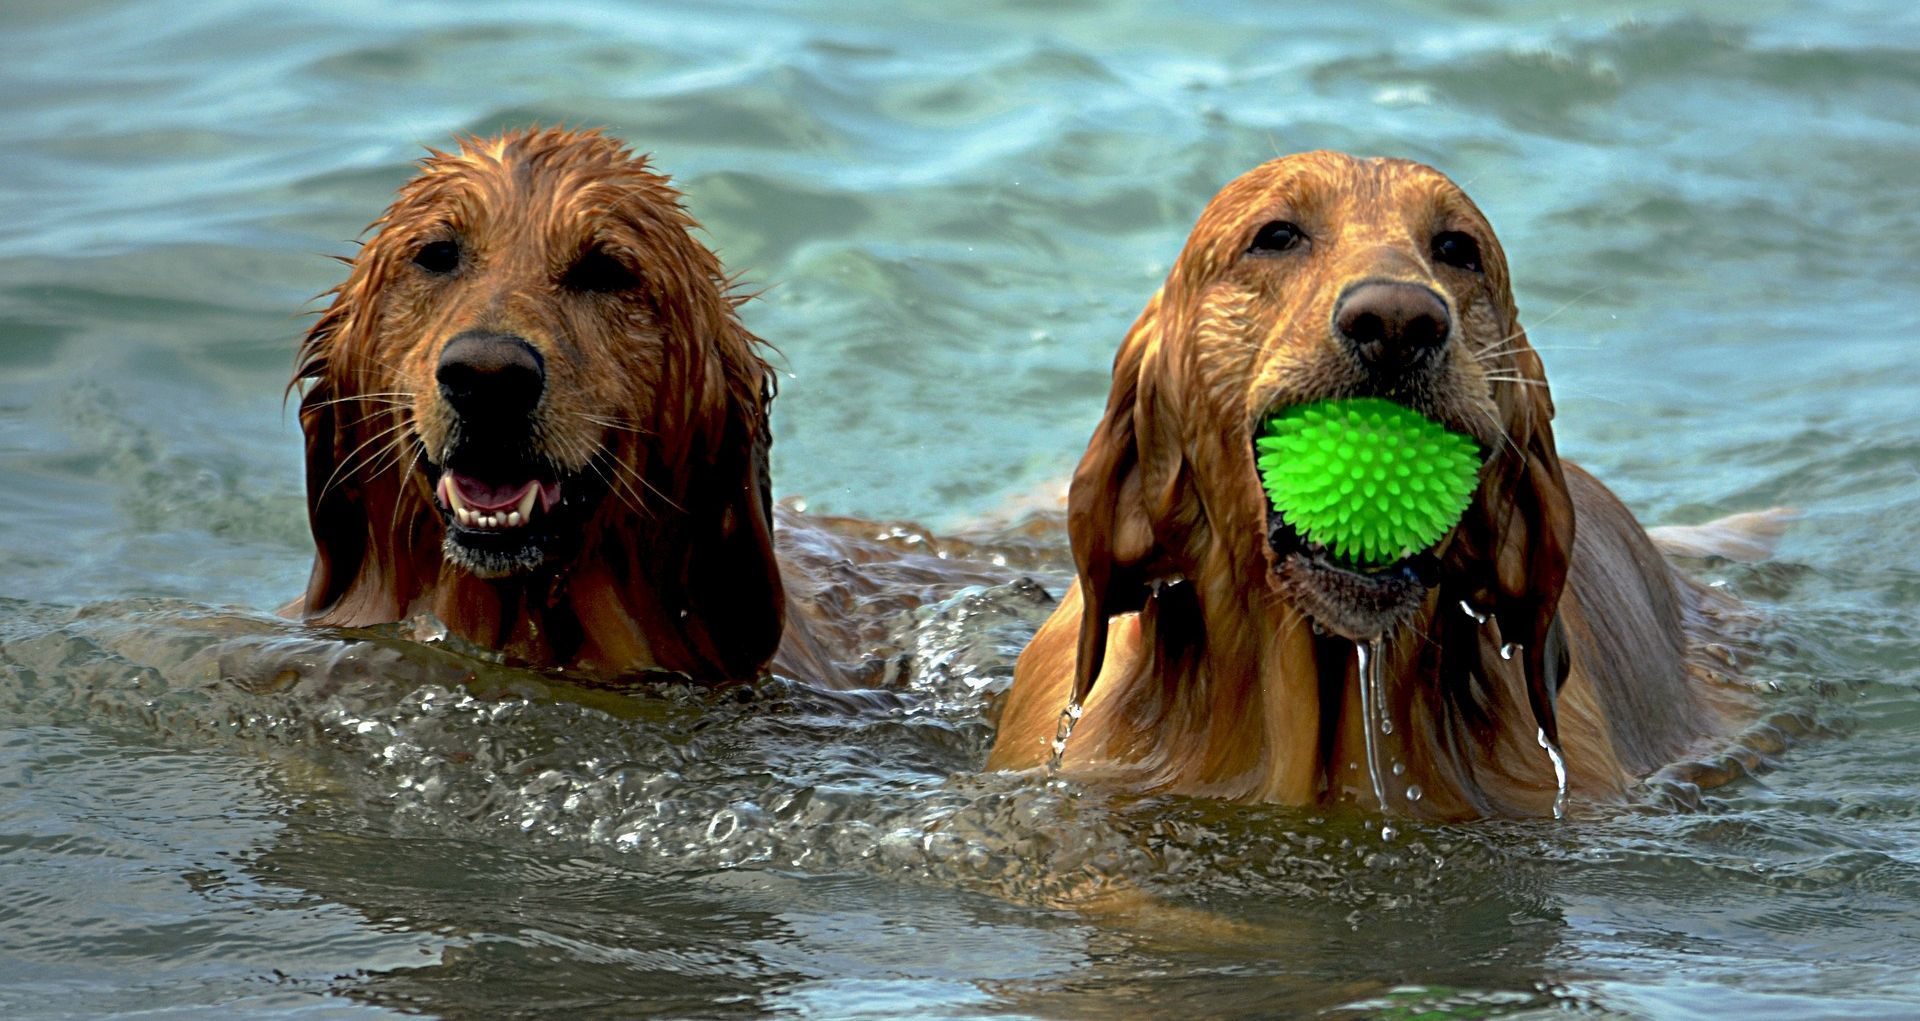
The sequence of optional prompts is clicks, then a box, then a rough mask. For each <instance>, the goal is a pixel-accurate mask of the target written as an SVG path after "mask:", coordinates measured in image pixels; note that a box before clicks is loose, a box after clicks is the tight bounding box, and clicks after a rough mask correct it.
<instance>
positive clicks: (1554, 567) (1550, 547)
mask: <svg viewBox="0 0 1920 1021" xmlns="http://www.w3.org/2000/svg"><path fill="white" fill-rule="evenodd" d="M1496 253H1497V250H1496ZM1495 265H1498V266H1500V267H1501V268H1502V270H1504V263H1500V262H1498V260H1497V254H1496V260H1495ZM1497 282H1498V284H1499V286H1498V288H1497V293H1499V294H1500V295H1501V297H1502V298H1503V299H1504V305H1505V309H1506V311H1507V316H1506V319H1507V329H1506V331H1505V334H1504V335H1505V337H1506V338H1507V340H1506V341H1505V342H1504V343H1505V346H1506V348H1507V349H1508V350H1509V351H1510V352H1511V353H1510V354H1509V355H1506V356H1504V357H1506V358H1508V359H1509V360H1510V364H1511V366H1512V372H1513V374H1514V375H1515V376H1516V377H1517V379H1519V380H1521V381H1522V382H1503V383H1498V384H1495V388H1494V396H1495V402H1496V404H1497V406H1498V408H1499V415H1500V419H1501V426H1502V431H1503V432H1504V433H1505V440H1504V441H1503V442H1502V443H1501V444H1500V446H1499V448H1498V449H1496V450H1495V451H1493V452H1492V454H1491V456H1490V458H1489V460H1488V463H1487V467H1486V469H1485V476H1484V477H1483V479H1482V482H1481V485H1480V488H1479V490H1478V492H1477V493H1476V495H1475V497H1474V501H1473V503H1472V504H1471V505H1470V506H1469V507H1468V509H1467V514H1466V517H1465V519H1464V520H1463V522H1462V529H1461V538H1462V539H1463V540H1464V543H1463V546H1464V548H1463V552H1464V553H1465V554H1466V556H1465V557H1450V559H1453V560H1454V561H1455V562H1456V563H1460V564H1473V565H1477V566H1476V567H1475V568H1473V570H1472V573H1470V574H1469V578H1470V580H1469V581H1468V585H1467V588H1466V590H1465V591H1464V592H1463V593H1461V594H1462V595H1463V596H1464V597H1465V598H1467V599H1470V600H1472V601H1473V602H1474V604H1475V605H1478V606H1482V607H1489V608H1490V609H1492V611H1493V613H1494V615H1495V617H1496V618H1497V619H1498V620H1499V623H1500V634H1501V637H1502V639H1503V640H1504V642H1506V643H1515V644H1517V645H1518V646H1520V653H1521V656H1522V666H1523V668H1524V671H1525V677H1526V684H1527V698H1528V701H1529V703H1530V704H1531V706H1532V708H1533V712H1534V716H1535V719H1536V721H1537V722H1538V724H1539V726H1540V729H1541V731H1542V732H1543V733H1544V734H1545V736H1546V738H1547V739H1548V740H1550V741H1555V742H1558V740H1559V726H1558V722H1557V719H1556V715H1555V712H1554V697H1555V695H1556V694H1557V693H1558V690H1559V686H1560V683H1561V681H1562V680H1563V679H1564V678H1565V676H1566V669H1567V663H1566V659H1567V651H1566V643H1565V641H1564V640H1563V636H1562V635H1561V633H1560V629H1559V625H1558V620H1559V608H1560V597H1561V595H1562V593H1563V592H1564V591H1565V589H1566V585H1567V575H1568V569H1569V565H1570V563H1571V561H1572V557H1573V536H1574V504H1573V494H1572V493H1571V491H1570V490H1569V489H1568V488H1567V480H1566V476H1565V474H1564V473H1563V471H1562V470H1561V466H1560V455H1559V452H1558V450H1557V449H1556V448H1555V445H1554V436H1553V398H1552V397H1551V396H1550V395H1549V393H1548V391H1547V382H1546V371H1545V367H1544V366H1543V365H1542V364H1541V361H1540V356H1539V354H1538V353H1537V352H1535V351H1534V350H1533V348H1532V347H1531V346H1529V344H1528V343H1527V336H1526V332H1525V331H1524V330H1522V329H1521V328H1520V325H1519V322H1518V318H1517V316H1515V315H1514V314H1513V311H1512V308H1513V306H1512V298H1511V297H1510V296H1509V295H1507V294H1506V286H1505V278H1504V272H1502V275H1501V276H1500V277H1499V278H1498V280H1497ZM1456 623H1458V621H1456ZM1470 644H1473V645H1477V644H1478V643H1470ZM1488 666H1489V668H1491V666H1492V665H1491V664H1489V665H1488Z"/></svg>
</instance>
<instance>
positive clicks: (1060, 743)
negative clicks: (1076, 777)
mask: <svg viewBox="0 0 1920 1021" xmlns="http://www.w3.org/2000/svg"><path fill="white" fill-rule="evenodd" d="M1082 712H1084V710H1083V709H1082V708H1081V706H1080V702H1079V700H1078V699H1074V700H1071V701H1069V702H1068V703H1067V707H1066V708H1065V709H1062V710H1060V722H1058V723H1056V724H1054V728H1053V757H1052V758H1051V759H1048V760H1047V776H1048V777H1052V776H1054V775H1056V774H1058V773H1059V772H1060V762H1061V760H1062V759H1064V758H1066V755H1067V739H1068V738H1070V737H1072V736H1073V726H1074V724H1076V723H1079V722H1080V715H1081V713H1082Z"/></svg>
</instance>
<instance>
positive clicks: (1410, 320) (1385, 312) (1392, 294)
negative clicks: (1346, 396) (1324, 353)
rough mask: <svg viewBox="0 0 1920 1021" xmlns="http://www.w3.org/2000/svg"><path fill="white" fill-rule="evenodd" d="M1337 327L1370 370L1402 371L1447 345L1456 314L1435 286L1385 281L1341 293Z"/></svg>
mask: <svg viewBox="0 0 1920 1021" xmlns="http://www.w3.org/2000/svg"><path fill="white" fill-rule="evenodd" d="M1333 326H1334V329H1335V330H1336V331H1337V332H1338V333H1339V335H1340V338H1341V339H1342V340H1344V341H1345V342H1346V344H1347V346H1348V347H1350V348H1352V350H1353V352H1354V353H1355V354H1356V355H1358V356H1359V357H1360V360H1361V361H1362V362H1364V363H1365V364H1366V366H1367V369H1368V370H1369V371H1371V372H1375V373H1386V374H1398V373H1401V372H1405V371H1406V370H1408V369H1410V368H1412V367H1413V366H1414V365H1416V364H1418V363H1419V362H1420V361H1421V360H1422V359H1424V358H1426V357H1428V356H1429V355H1431V354H1433V353H1434V352H1436V351H1438V350H1440V348H1441V347H1442V346H1443V345H1445V344H1446V342H1447V335H1448V334H1449V333H1451V332H1452V331H1453V318H1452V316H1451V315H1449V314H1448V312H1447V303H1446V302H1444V301H1442V300H1441V299H1440V296H1439V295H1438V294H1435V293H1434V292H1433V291H1432V290H1430V289H1428V288H1426V287H1422V286H1421V285H1419V284H1403V283H1389V282H1385V281H1380V282H1374V283H1364V284H1361V285H1359V286H1358V287H1355V288H1353V289H1352V290H1350V291H1348V292H1347V293H1346V294H1345V295H1344V296H1342V297H1341V299H1340V304H1339V306H1338V307H1337V308H1335V309H1334V313H1333Z"/></svg>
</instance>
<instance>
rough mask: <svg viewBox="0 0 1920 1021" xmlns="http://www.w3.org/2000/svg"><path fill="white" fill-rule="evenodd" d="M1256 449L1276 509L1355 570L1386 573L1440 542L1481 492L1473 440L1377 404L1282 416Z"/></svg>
mask: <svg viewBox="0 0 1920 1021" xmlns="http://www.w3.org/2000/svg"><path fill="white" fill-rule="evenodd" d="M1254 445H1255V447H1256V448H1257V449H1258V455H1257V457H1256V460H1255V462H1254V463H1255V465H1256V467H1257V468H1258V469H1259V471H1260V482H1261V484H1262V485H1263V486H1264V487H1265V488H1266V490H1267V496H1268V497H1269V498H1270V499H1271V500H1272V501H1273V509H1274V510H1276V511H1278V512H1280V516H1281V517H1283V518H1285V519H1286V521H1287V523H1288V524H1289V525H1292V526H1293V528H1294V531H1296V532H1298V533H1300V535H1301V537H1302V538H1304V539H1306V540H1307V541H1309V542H1312V543H1317V544H1319V545H1321V546H1325V547H1328V548H1329V549H1331V550H1333V551H1334V553H1335V554H1337V555H1339V556H1341V557H1345V558H1346V559H1348V560H1350V561H1352V562H1353V563H1355V564H1361V565H1381V564H1389V563H1392V562H1393V561H1395V560H1399V559H1400V558H1402V557H1404V556H1408V555H1410V554H1413V553H1417V552H1419V551H1420V550H1424V549H1426V548H1427V547H1429V546H1431V545H1433V544H1434V543H1436V542H1438V541H1439V540H1440V537H1441V536H1443V535H1445V534H1446V533H1447V529H1449V528H1452V527H1453V525H1454V523H1455V522H1457V521H1459V520H1460V516H1461V515H1462V514H1464V513H1466V510H1467V503H1468V501H1469V500H1470V499H1471V498H1472V496H1473V490H1474V487H1475V486H1477V485H1478V484H1479V475H1480V449H1479V446H1478V445H1477V444H1475V443H1474V441H1473V440H1472V439H1470V438H1468V437H1466V436H1462V435H1461V434H1459V433H1455V432H1449V431H1448V430H1447V429H1446V427H1444V426H1442V425H1441V424H1440V423H1438V422H1435V421H1433V420H1432V419H1430V418H1427V417H1425V416H1423V415H1421V414H1419V413H1418V412H1416V411H1413V410H1411V409H1409V408H1407V407H1404V406H1402V405H1399V404H1395V403H1394V402H1392V401H1388V400H1382V399H1380V398H1377V397H1362V398H1356V399H1353V400H1340V401H1318V402H1315V403H1313V404H1300V405H1295V406H1293V407H1291V408H1287V409H1285V410H1283V411H1281V412H1280V413H1279V414H1277V415H1274V416H1273V417H1272V418H1269V419H1268V420H1267V422H1266V425H1265V427H1264V428H1263V429H1262V431H1261V435H1260V437H1259V439H1257V440H1256V441H1255V443H1254Z"/></svg>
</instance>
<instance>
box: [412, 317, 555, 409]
mask: <svg viewBox="0 0 1920 1021" xmlns="http://www.w3.org/2000/svg"><path fill="white" fill-rule="evenodd" d="M434 378H435V379H437V380H439V382H440V393H441V395H442V396H444V397H445V398H446V399H447V403H448V404H451V405H453V410H454V412H455V413H457V414H458V415H459V416H460V417H461V418H463V419H474V418H481V417H500V416H503V415H506V416H511V415H525V414H527V413H528V412H530V411H532V410H533V407H534V405H536V404H538V403H539V402H540V393H541V391H543V390H545V389H546V385H547V369H546V363H545V361H544V360H543V359H542V358H541V357H540V352H539V351H537V350H535V349H534V347H533V345H532V344H529V343H527V342H526V341H525V340H522V339H521V338H519V337H516V336H514V335H512V334H509V333H490V332H486V331H483V330H469V331H467V332H466V333H462V334H460V335H459V336H457V337H455V338H453V340H451V341H449V342H448V343H447V347H446V350H444V351H442V352H440V364H439V367H438V368H436V369H435V370H434Z"/></svg>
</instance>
